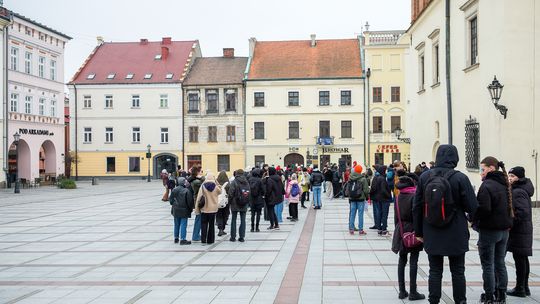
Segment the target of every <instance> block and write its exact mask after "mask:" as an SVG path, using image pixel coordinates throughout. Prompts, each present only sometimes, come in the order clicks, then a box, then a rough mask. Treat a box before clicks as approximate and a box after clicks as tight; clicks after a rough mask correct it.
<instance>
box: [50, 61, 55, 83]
mask: <svg viewBox="0 0 540 304" xmlns="http://www.w3.org/2000/svg"><path fill="white" fill-rule="evenodd" d="M51 80H56V60H51Z"/></svg>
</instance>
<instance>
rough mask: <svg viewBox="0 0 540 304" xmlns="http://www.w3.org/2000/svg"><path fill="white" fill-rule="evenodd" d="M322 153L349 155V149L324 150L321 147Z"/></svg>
mask: <svg viewBox="0 0 540 304" xmlns="http://www.w3.org/2000/svg"><path fill="white" fill-rule="evenodd" d="M322 153H323V154H327V153H349V148H325V147H322Z"/></svg>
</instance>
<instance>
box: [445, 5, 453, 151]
mask: <svg viewBox="0 0 540 304" xmlns="http://www.w3.org/2000/svg"><path fill="white" fill-rule="evenodd" d="M445 35H446V37H445V38H446V39H445V40H446V43H445V49H446V112H447V116H448V118H447V119H448V143H449V144H451V145H452V144H453V135H452V134H453V132H452V131H453V130H452V87H451V85H450V80H451V79H450V0H446V33H445Z"/></svg>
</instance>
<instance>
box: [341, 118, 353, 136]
mask: <svg viewBox="0 0 540 304" xmlns="http://www.w3.org/2000/svg"><path fill="white" fill-rule="evenodd" d="M341 138H352V121H351V120H342V121H341Z"/></svg>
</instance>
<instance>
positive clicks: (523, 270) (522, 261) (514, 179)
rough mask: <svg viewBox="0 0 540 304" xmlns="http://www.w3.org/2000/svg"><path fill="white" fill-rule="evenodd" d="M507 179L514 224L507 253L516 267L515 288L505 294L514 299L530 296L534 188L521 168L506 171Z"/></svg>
mask: <svg viewBox="0 0 540 304" xmlns="http://www.w3.org/2000/svg"><path fill="white" fill-rule="evenodd" d="M508 179H509V181H510V183H511V184H512V205H513V207H514V223H513V226H512V229H510V236H509V238H508V251H510V252H512V255H513V257H514V264H515V266H516V287H515V288H514V289H511V290H509V291H508V292H507V293H506V294H507V295H509V296H514V297H525V296H530V295H531V291H530V290H529V273H530V266H529V257H530V256H532V243H533V224H532V209H531V207H532V206H531V205H532V203H531V197H532V196H533V195H534V186H533V184H532V182H531V180H530V179H528V178H526V177H525V169H524V168H523V167H515V168H512V169H510V171H508Z"/></svg>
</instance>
